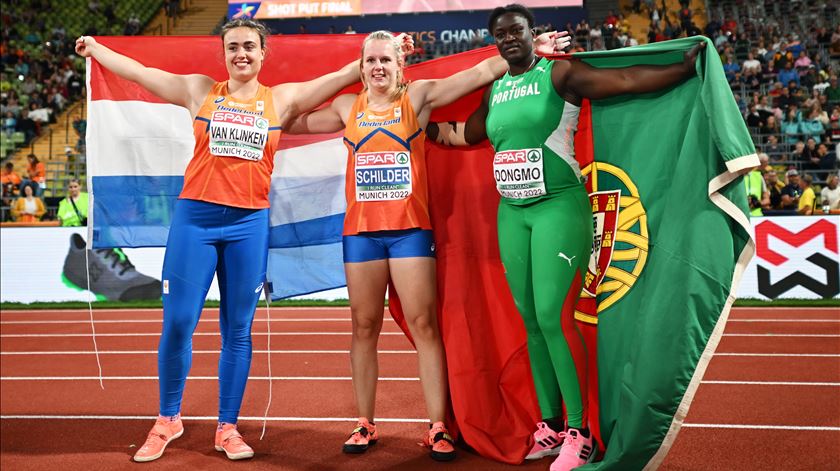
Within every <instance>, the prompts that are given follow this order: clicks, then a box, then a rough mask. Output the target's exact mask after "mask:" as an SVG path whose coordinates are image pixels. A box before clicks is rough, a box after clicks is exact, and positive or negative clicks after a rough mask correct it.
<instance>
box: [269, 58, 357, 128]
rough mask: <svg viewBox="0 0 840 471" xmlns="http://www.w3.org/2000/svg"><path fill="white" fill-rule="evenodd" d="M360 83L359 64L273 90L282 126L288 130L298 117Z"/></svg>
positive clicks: (350, 64) (351, 64)
mask: <svg viewBox="0 0 840 471" xmlns="http://www.w3.org/2000/svg"><path fill="white" fill-rule="evenodd" d="M358 81H359V62H358V61H353V62H350V63H349V64H347V65H345V66H344V67H342V68H341V69H339V70H337V71H335V72H331V73H328V74H326V75H322V76H320V77H318V78H316V79H313V80H310V81H308V82H297V83H284V84H280V85H275V86H274V87H272V88H271V91H272V93H273V95H274V102H275V104H277V114H278V115H279V116H280V123H281V126H283V127H284V128H286V127H287V126H288V124H289V123H290V122H291V121H292V120H294V119H295V118H296V117H297V116H298V115H300V114H302V113H306V112H308V111H312V110H313V109H315V108H317V107H318V106H320V105H321V104H322V103H324V102H325V101H327V100H329V99H330V98H332V97H333V96H335V94H336V93H338V92H340V91H341V90H343V89H344V88H346V87H348V86H350V85H352V84H354V83H356V82H358Z"/></svg>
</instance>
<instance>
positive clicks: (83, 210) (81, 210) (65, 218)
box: [56, 178, 88, 226]
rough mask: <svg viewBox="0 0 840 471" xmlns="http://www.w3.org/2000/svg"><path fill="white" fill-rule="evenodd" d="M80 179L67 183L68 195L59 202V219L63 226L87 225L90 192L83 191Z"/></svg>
mask: <svg viewBox="0 0 840 471" xmlns="http://www.w3.org/2000/svg"><path fill="white" fill-rule="evenodd" d="M81 189H82V187H81V185H80V184H79V180H77V179H75V178H74V179H72V180H70V181H69V182H68V183H67V197H66V198H64V199H63V200H61V202H59V203H58V213H57V214H56V216H57V217H58V221H59V222H60V223H61V225H62V226H86V225H87V215H88V194H87V193H85V192H83V191H81Z"/></svg>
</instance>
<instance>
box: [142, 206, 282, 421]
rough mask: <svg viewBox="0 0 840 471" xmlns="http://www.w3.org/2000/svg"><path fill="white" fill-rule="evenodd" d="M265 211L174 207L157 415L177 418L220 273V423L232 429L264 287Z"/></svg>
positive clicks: (166, 265) (167, 258) (166, 258)
mask: <svg viewBox="0 0 840 471" xmlns="http://www.w3.org/2000/svg"><path fill="white" fill-rule="evenodd" d="M267 258H268V209H243V208H234V207H230V206H223V205H218V204H213V203H206V202H203V201H195V200H185V199H179V200H178V201H177V203H176V204H175V213H174V215H173V218H172V225H171V227H170V229H169V239H168V240H167V242H166V255H165V256H164V260H163V333H162V334H161V337H160V345H159V347H158V375H159V378H160V382H159V384H160V415H164V416H172V415H175V414H178V413H179V412H180V411H181V398H182V397H183V394H184V382H185V381H186V378H187V373H189V371H190V366H191V364H192V334H193V332H194V331H195V328H196V326H197V325H198V318H199V317H200V316H201V310H202V308H203V306H204V299H205V298H206V297H207V290H208V289H209V288H210V284H211V283H212V281H213V274H214V273H218V277H219V291H220V292H221V306H220V312H219V318H220V319H219V325H220V329H221V333H222V353H221V356H220V357H219V421H220V422H228V423H232V424H235V423H236V419H237V417H238V416H239V407H240V406H241V404H242V395H243V394H244V392H245V383H246V382H247V381H248V370H249V369H250V368H251V324H252V322H253V320H254V310H255V309H256V307H257V302H258V301H259V298H260V295H261V294H262V286H263V282H264V281H265V273H266V263H267Z"/></svg>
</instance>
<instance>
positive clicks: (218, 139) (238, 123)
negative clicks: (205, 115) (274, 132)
mask: <svg viewBox="0 0 840 471" xmlns="http://www.w3.org/2000/svg"><path fill="white" fill-rule="evenodd" d="M266 142H268V120H267V119H265V118H263V117H260V116H254V115H251V114H245V113H235V112H232V111H214V112H213V114H212V115H211V119H210V154H212V155H215V156H220V157H236V158H239V159H245V160H253V161H257V160H262V158H263V150H264V149H265V144H266Z"/></svg>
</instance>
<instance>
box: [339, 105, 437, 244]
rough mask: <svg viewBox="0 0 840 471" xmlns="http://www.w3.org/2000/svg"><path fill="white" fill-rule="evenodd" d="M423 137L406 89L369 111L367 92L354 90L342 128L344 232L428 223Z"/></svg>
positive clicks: (354, 232)
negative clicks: (383, 108) (355, 95)
mask: <svg viewBox="0 0 840 471" xmlns="http://www.w3.org/2000/svg"><path fill="white" fill-rule="evenodd" d="M425 140H426V133H424V132H423V130H422V129H421V128H420V125H419V123H418V122H417V115H416V114H415V113H414V108H413V107H412V106H411V102H410V100H409V98H408V93H403V94H402V96H401V97H400V98H398V99H397V100H396V101H395V102H394V103H393V108H392V109H389V110H388V111H387V112H373V111H370V110H369V109H368V101H367V92H362V93H360V94H359V96H358V98H356V102H355V103H354V104H353V108H352V109H351V110H350V116H349V119H348V120H347V126H346V129H345V131H344V143H345V145H347V148H348V150H349V155H348V157H347V184H346V185H345V193H346V195H347V213H346V214H345V217H344V235H354V234H359V233H362V232H375V231H389V230H401V229H412V228H420V229H431V228H432V223H431V220H430V219H429V204H428V201H429V198H428V194H429V190H428V185H427V182H426V155H425V152H424V142H425Z"/></svg>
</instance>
